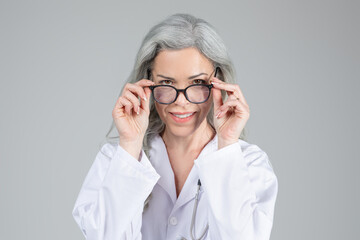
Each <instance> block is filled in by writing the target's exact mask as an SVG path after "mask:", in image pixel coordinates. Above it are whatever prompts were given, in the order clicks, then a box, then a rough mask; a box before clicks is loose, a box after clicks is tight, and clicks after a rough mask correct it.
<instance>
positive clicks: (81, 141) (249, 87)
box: [0, 0, 360, 240]
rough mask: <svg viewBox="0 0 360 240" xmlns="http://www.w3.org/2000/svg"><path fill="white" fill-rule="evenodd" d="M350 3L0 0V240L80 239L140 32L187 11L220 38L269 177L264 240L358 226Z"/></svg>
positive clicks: (356, 51)
mask: <svg viewBox="0 0 360 240" xmlns="http://www.w3.org/2000/svg"><path fill="white" fill-rule="evenodd" d="M359 5H360V4H359V1H318V0H312V1H285V0H284V1H269V0H267V1H265V0H264V1H234V2H231V1H221V2H220V1H211V2H209V1H177V2H170V1H142V2H135V1H134V2H132V3H130V2H126V3H124V2H120V1H116V2H115V1H111V2H105V1H57V2H53V1H43V2H39V1H1V2H0V30H1V33H0V34H1V37H0V68H1V69H0V80H1V85H0V86H1V87H0V111H1V118H0V239H83V238H82V234H81V232H80V230H79V228H78V226H77V225H76V223H75V221H74V220H73V218H72V215H71V211H72V208H73V206H74V203H75V200H76V198H77V194H78V193H79V190H80V187H81V185H82V182H83V180H84V178H85V176H86V174H87V172H88V170H89V168H90V166H91V164H92V162H93V160H94V159H95V155H96V153H97V152H98V150H99V144H100V143H101V141H102V140H104V136H105V134H106V132H107V131H108V128H109V126H110V123H111V120H112V117H111V111H112V108H113V106H114V104H115V101H116V99H117V96H118V94H119V92H120V89H121V86H122V84H123V83H124V80H125V79H126V78H127V77H128V75H129V73H130V71H131V68H132V66H133V63H134V59H135V55H136V52H137V50H138V48H139V46H140V42H141V40H142V38H143V37H144V35H145V34H146V32H147V31H148V30H149V28H150V27H151V26H153V25H154V24H155V23H157V22H159V21H161V20H162V19H164V18H165V17H166V16H168V15H170V14H173V13H177V12H185V13H191V14H194V15H195V16H198V17H201V18H204V19H206V20H207V21H209V22H210V23H211V24H212V25H214V26H215V28H217V29H218V31H219V33H220V35H221V36H222V37H223V39H224V41H225V43H226V45H227V46H228V50H229V53H230V56H231V58H232V60H233V61H234V64H235V66H236V70H237V75H238V80H239V84H240V87H241V88H242V90H243V92H244V95H245V98H246V99H247V102H248V103H249V105H250V109H251V116H250V119H249V122H248V124H247V131H248V141H249V142H251V143H254V144H257V145H258V146H260V147H261V148H262V149H263V150H264V151H265V152H267V153H268V155H269V156H270V160H271V162H272V165H273V167H274V170H275V172H276V174H277V176H278V180H279V193H278V199H277V202H276V208H275V221H274V226H273V231H272V238H271V239H274V240H289V239H291V240H304V239H307V240H308V239H327V240H332V239H334V240H335V239H336V240H338V239H355V238H358V237H359V236H360V230H359V229H360V228H359V219H358V217H359V215H360V211H359V206H358V204H359V183H360V182H359V173H358V172H359V170H360V167H359V160H360V159H359V153H358V151H359V140H358V139H359V138H358V136H359V127H358V123H359V122H360V121H359V120H360V119H359V116H360V114H359V109H360V108H359V97H358V92H359V90H360V88H359V79H360V72H359V69H360V68H359V62H360V57H359V56H360V47H359V42H360V37H359V36H360V34H359V29H360V28H359V20H360V17H359V9H360V8H359Z"/></svg>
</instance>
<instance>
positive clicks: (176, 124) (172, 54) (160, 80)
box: [152, 48, 214, 137]
mask: <svg viewBox="0 0 360 240" xmlns="http://www.w3.org/2000/svg"><path fill="white" fill-rule="evenodd" d="M213 71H214V67H213V65H212V63H211V62H210V61H209V60H208V59H207V58H206V57H205V56H204V55H202V54H201V53H200V52H199V51H198V50H197V49H195V48H185V49H181V50H163V51H160V52H159V53H158V55H157V56H156V58H155V59H154V65H153V71H152V76H153V77H152V80H153V81H154V82H155V84H156V85H171V86H174V87H175V88H177V89H184V88H186V87H187V86H189V85H191V84H199V83H204V84H209V78H210V75H211V74H212V73H213ZM194 76H196V77H194ZM211 104H212V96H211V95H210V97H209V99H208V100H207V101H206V102H204V103H201V104H194V103H191V102H189V101H188V100H187V99H186V98H185V96H184V94H183V93H179V96H178V98H177V99H176V101H175V102H173V103H171V104H168V105H166V104H160V103H158V102H155V107H156V110H157V112H158V113H159V116H160V118H161V120H162V121H163V122H164V123H165V125H166V128H165V131H170V133H171V134H173V135H175V136H184V137H185V136H189V135H191V134H192V133H194V132H195V131H196V130H197V129H198V128H199V127H201V128H203V129H205V128H206V126H207V121H206V116H207V114H208V112H209V110H210V108H211Z"/></svg>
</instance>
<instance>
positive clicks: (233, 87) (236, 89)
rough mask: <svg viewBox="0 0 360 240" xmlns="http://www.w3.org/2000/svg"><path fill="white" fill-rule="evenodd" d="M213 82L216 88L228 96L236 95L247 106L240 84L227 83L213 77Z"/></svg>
mask: <svg viewBox="0 0 360 240" xmlns="http://www.w3.org/2000/svg"><path fill="white" fill-rule="evenodd" d="M211 81H212V84H213V85H214V87H215V88H217V89H222V90H225V91H226V92H227V93H228V95H231V94H234V95H235V96H236V97H237V98H239V99H240V100H241V101H242V102H244V103H246V104H247V102H246V100H245V97H244V94H243V93H242V91H241V89H240V86H239V85H238V84H231V83H225V82H223V81H221V80H220V79H218V78H216V77H212V79H211Z"/></svg>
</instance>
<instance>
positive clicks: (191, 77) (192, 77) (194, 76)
mask: <svg viewBox="0 0 360 240" xmlns="http://www.w3.org/2000/svg"><path fill="white" fill-rule="evenodd" d="M201 75H208V74H207V73H199V74H196V75H193V76H190V77H189V78H188V79H189V80H191V79H194V78H196V77H199V76H201ZM156 76H158V77H162V78H166V79H169V80H175V79H174V78H171V77H166V76H164V75H161V74H157V75H156Z"/></svg>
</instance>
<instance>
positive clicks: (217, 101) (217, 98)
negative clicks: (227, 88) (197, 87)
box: [211, 88, 223, 111]
mask: <svg viewBox="0 0 360 240" xmlns="http://www.w3.org/2000/svg"><path fill="white" fill-rule="evenodd" d="M211 91H212V94H213V102H214V111H217V109H219V107H220V106H221V105H222V104H223V100H222V96H221V90H220V89H216V88H212V89H211Z"/></svg>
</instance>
